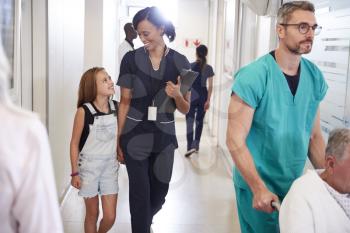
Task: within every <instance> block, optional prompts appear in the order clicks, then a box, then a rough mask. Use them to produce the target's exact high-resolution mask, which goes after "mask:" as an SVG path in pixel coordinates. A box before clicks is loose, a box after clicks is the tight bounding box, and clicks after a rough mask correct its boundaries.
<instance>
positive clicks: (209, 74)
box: [185, 45, 214, 157]
mask: <svg viewBox="0 0 350 233" xmlns="http://www.w3.org/2000/svg"><path fill="white" fill-rule="evenodd" d="M207 55H208V48H207V47H206V46H205V45H199V46H198V47H197V48H196V57H197V60H196V61H195V62H193V63H191V69H192V70H193V71H196V72H198V73H199V76H198V77H197V78H196V79H195V81H194V83H193V85H192V88H191V107H190V111H189V112H188V113H187V114H186V126H187V152H186V153H185V156H186V157H188V156H190V155H191V154H192V153H193V152H198V150H199V142H200V140H201V136H202V130H203V121H204V116H205V112H206V111H207V110H208V109H209V106H210V97H211V92H212V90H213V76H214V71H213V68H212V67H211V66H210V65H208V64H207ZM207 83H208V84H209V85H208V87H207ZM193 126H195V127H194V128H195V130H193ZM193 131H194V134H193Z"/></svg>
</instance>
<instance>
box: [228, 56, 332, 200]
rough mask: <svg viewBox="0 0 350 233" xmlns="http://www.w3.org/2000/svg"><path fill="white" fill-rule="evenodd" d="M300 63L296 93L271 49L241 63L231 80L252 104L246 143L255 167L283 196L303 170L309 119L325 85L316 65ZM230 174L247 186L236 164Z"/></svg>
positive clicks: (243, 185)
mask: <svg viewBox="0 0 350 233" xmlns="http://www.w3.org/2000/svg"><path fill="white" fill-rule="evenodd" d="M300 65H301V66H300V80H299V84H298V88H297V92H296V93H295V96H293V95H292V93H291V91H290V88H289V86H288V83H287V80H286V78H285V77H284V74H283V73H282V70H281V69H280V67H279V66H278V64H277V63H276V61H275V59H274V58H273V57H272V55H271V54H267V55H265V56H263V57H261V58H259V59H258V60H256V61H254V62H253V63H251V64H249V65H247V66H245V67H243V68H242V69H240V70H239V71H238V72H237V73H236V74H235V81H234V84H233V86H232V91H233V92H234V93H235V94H236V95H237V96H239V97H240V98H241V99H242V100H243V101H244V102H245V103H247V104H248V105H249V106H250V107H252V108H253V109H255V113H254V117H253V121H252V125H251V129H250V131H249V134H248V136H247V139H246V143H247V146H248V148H249V151H250V152H251V154H252V156H253V159H254V162H255V166H256V169H257V171H258V173H259V174H260V176H261V178H262V179H263V180H264V182H265V184H266V185H267V187H268V188H269V189H270V190H271V191H272V192H274V193H275V194H277V195H279V196H282V197H284V196H285V195H286V193H287V192H288V190H289V188H290V186H291V184H292V182H293V181H294V180H295V179H296V178H298V177H299V176H300V175H301V174H302V172H303V168H304V166H305V161H306V158H307V152H308V147H309V140H310V135H311V131H312V128H313V122H314V119H315V117H316V113H317V109H318V106H319V103H320V101H321V100H322V99H323V98H324V96H325V94H326V92H327V89H328V86H327V84H326V82H325V80H324V77H323V75H322V73H321V71H320V70H319V69H318V68H317V67H316V65H314V64H313V63H311V62H310V61H308V60H307V59H305V58H301V63H300ZM233 179H234V182H235V184H236V185H237V186H238V187H241V188H245V189H248V188H249V187H248V185H247V184H246V182H245V181H244V179H243V177H242V176H241V175H240V173H239V171H238V170H237V169H234V177H233Z"/></svg>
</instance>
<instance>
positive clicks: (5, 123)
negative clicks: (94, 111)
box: [0, 104, 63, 233]
mask: <svg viewBox="0 0 350 233" xmlns="http://www.w3.org/2000/svg"><path fill="white" fill-rule="evenodd" d="M0 116H1V118H0V119H1V120H0V129H1V130H0V187H1V188H0V232H1V233H15V232H16V233H17V232H19V233H21V232H25V233H44V232H45V233H47V232H52V233H62V232H63V227H62V221H61V215H60V211H59V203H58V200H57V193H56V186H55V180H54V174H53V168H52V161H51V152H50V147H49V142H48V137H47V133H46V129H45V127H44V126H43V124H42V123H41V122H40V121H39V119H38V117H36V116H35V115H34V114H32V113H29V112H25V111H23V110H20V109H18V108H16V107H13V106H4V105H2V104H0Z"/></svg>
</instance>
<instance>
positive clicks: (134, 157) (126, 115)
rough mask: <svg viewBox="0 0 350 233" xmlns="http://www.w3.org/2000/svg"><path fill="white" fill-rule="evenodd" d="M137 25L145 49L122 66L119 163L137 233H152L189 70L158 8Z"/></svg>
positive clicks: (186, 97)
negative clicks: (184, 72)
mask: <svg viewBox="0 0 350 233" xmlns="http://www.w3.org/2000/svg"><path fill="white" fill-rule="evenodd" d="M133 25H134V28H135V29H136V31H137V33H138V35H139V37H140V39H141V41H142V42H143V44H144V46H143V47H141V48H138V49H136V50H135V51H130V52H128V53H127V54H126V55H125V56H124V58H123V60H122V62H121V66H120V75H119V79H118V83H117V85H119V86H120V88H121V100H120V106H119V112H118V160H119V161H121V162H125V164H126V168H127V172H128V176H129V203H130V213H131V227H132V232H133V233H149V232H150V226H151V224H152V219H153V216H154V215H155V214H156V213H157V212H158V211H159V210H160V209H161V208H162V205H163V204H164V202H165V197H166V195H167V193H168V189H169V182H170V179H171V175H172V169H173V162H174V151H175V149H176V148H177V147H178V144H177V139H176V134H175V122H174V111H175V110H176V109H177V110H178V111H179V112H181V113H183V114H186V113H187V112H188V111H189V108H190V92H189V91H188V92H186V93H185V94H181V92H180V86H181V80H180V76H179V75H180V73H181V71H182V70H183V69H190V63H189V62H188V60H187V59H186V57H185V56H184V55H182V54H180V53H178V52H176V51H175V50H173V49H170V48H169V47H167V46H166V44H165V42H164V38H163V37H164V35H166V37H167V38H168V39H169V41H170V42H171V41H173V40H174V39H175V28H174V26H173V24H172V23H171V22H169V21H167V20H166V19H165V18H164V17H163V16H162V15H161V13H160V11H159V10H158V9H157V8H156V7H147V8H145V9H142V10H140V11H139V12H137V14H136V15H135V17H134V18H133Z"/></svg>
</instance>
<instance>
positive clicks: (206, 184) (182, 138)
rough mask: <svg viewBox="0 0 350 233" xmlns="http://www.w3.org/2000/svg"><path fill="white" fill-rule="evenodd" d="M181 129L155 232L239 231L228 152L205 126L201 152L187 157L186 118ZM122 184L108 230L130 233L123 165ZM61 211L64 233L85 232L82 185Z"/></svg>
mask: <svg viewBox="0 0 350 233" xmlns="http://www.w3.org/2000/svg"><path fill="white" fill-rule="evenodd" d="M176 130H177V134H178V141H179V145H180V147H179V149H178V150H177V151H176V152H175V163H174V170H173V177H172V180H171V184H170V189H169V193H168V196H167V198H166V203H165V204H164V206H163V208H162V209H161V210H160V212H159V213H158V214H157V215H156V216H155V218H154V223H153V225H152V228H153V231H154V233H238V232H239V223H238V217H237V210H236V203H235V195H234V189H233V184H232V179H231V175H230V169H231V168H230V167H229V165H228V163H227V161H226V158H225V156H224V155H223V154H222V152H221V151H220V150H219V149H217V147H215V146H213V145H212V141H213V138H211V137H210V136H209V135H208V131H207V128H204V130H203V136H202V142H201V147H200V150H199V153H197V154H192V155H191V157H190V158H185V157H184V156H183V154H184V153H185V152H186V134H185V121H181V120H180V121H179V122H178V123H177V125H176ZM119 188H120V191H119V196H118V206H117V219H116V222H115V224H114V226H113V228H112V229H111V230H110V231H109V232H113V233H114V232H115V233H131V227H130V214H129V203H128V191H129V190H128V176H127V172H126V168H125V166H124V165H122V166H121V168H120V170H119ZM61 211H62V217H63V222H64V229H65V233H80V232H84V230H83V229H84V227H83V224H84V215H85V207H84V202H83V199H82V198H81V197H79V196H78V194H77V190H75V189H73V188H71V189H70V191H69V192H68V195H67V197H66V198H65V200H64V202H63V205H62V206H61ZM100 213H102V211H100Z"/></svg>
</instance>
